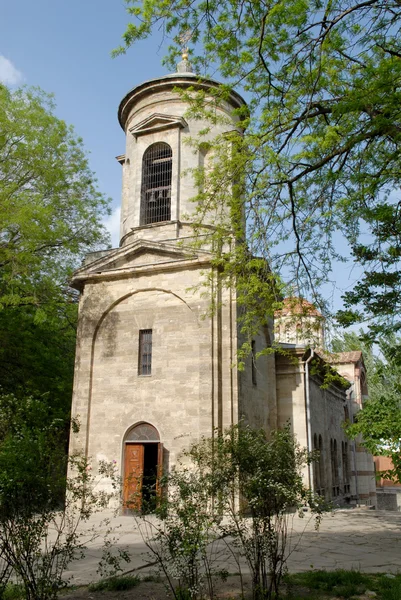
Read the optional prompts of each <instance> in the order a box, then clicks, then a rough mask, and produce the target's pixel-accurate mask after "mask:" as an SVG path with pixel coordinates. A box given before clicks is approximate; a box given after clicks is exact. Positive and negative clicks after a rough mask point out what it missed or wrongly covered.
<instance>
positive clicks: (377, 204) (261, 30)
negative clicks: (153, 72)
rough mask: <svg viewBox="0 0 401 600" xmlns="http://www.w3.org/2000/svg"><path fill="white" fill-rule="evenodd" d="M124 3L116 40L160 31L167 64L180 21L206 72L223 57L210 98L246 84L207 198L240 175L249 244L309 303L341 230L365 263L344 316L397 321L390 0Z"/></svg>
mask: <svg viewBox="0 0 401 600" xmlns="http://www.w3.org/2000/svg"><path fill="white" fill-rule="evenodd" d="M127 4H128V7H127V10H128V13H129V14H130V16H131V18H132V21H133V22H131V23H129V25H128V26H127V29H126V31H125V33H124V36H123V40H124V45H123V46H122V47H121V48H119V49H118V50H117V51H116V53H118V52H124V51H125V50H126V49H127V48H128V47H130V46H131V45H132V44H134V43H135V42H136V41H138V40H141V39H143V38H146V37H148V36H149V35H150V34H151V33H153V32H155V31H158V32H160V33H161V34H162V35H163V36H165V37H166V38H167V39H169V40H172V41H173V44H172V45H171V46H170V48H169V54H168V57H167V58H166V63H167V64H168V65H169V66H172V65H173V63H174V62H175V59H176V57H177V55H178V53H179V49H178V48H179V45H180V38H181V39H182V34H185V33H186V34H187V33H188V30H189V31H190V32H191V36H192V38H191V46H192V47H191V49H190V54H191V62H192V64H193V65H194V67H195V69H196V70H197V71H198V72H199V73H202V74H204V75H207V74H208V73H212V74H213V73H215V72H216V71H217V70H218V71H219V72H220V76H221V77H222V78H223V80H224V82H225V85H224V86H222V87H221V89H220V91H218V92H216V98H215V101H220V100H221V99H222V98H224V96H225V94H226V93H227V92H228V90H229V89H230V88H231V87H236V89H237V90H238V91H241V89H242V90H243V91H244V93H245V94H246V98H247V99H248V105H249V114H246V112H244V111H243V112H242V113H241V114H239V116H240V118H242V120H243V125H244V127H246V131H245V134H244V136H243V137H242V138H240V137H239V136H238V138H237V141H236V144H237V149H238V150H239V152H238V153H237V157H236V158H235V159H233V160H232V161H231V165H230V170H229V171H227V170H225V171H224V170H223V169H222V168H221V167H222V166H226V167H227V166H228V165H227V164H226V165H222V164H217V165H216V169H215V173H214V175H213V178H214V183H215V185H214V186H212V189H210V188H209V191H208V193H207V194H206V196H207V198H206V201H207V202H210V199H211V197H212V196H213V194H214V193H215V195H216V198H219V197H220V198H222V196H223V195H224V193H223V191H222V190H223V189H227V186H226V185H224V183H225V182H224V181H223V179H224V178H227V173H228V174H229V176H230V177H231V178H232V179H234V180H235V179H236V180H237V181H240V182H242V189H241V194H240V197H241V198H242V200H241V203H242V205H243V207H244V212H245V213H246V215H247V217H248V221H247V234H248V235H247V241H246V244H247V248H248V249H249V251H250V252H251V253H252V254H253V255H258V256H262V257H264V258H266V259H267V260H268V262H269V264H270V267H271V269H272V272H273V273H275V274H276V275H277V274H279V273H281V275H282V276H283V277H284V278H285V280H286V283H287V285H288V286H289V287H290V289H291V290H292V291H293V290H294V288H295V290H296V292H297V295H304V296H308V295H309V296H310V295H311V294H313V296H314V298H313V299H314V301H315V302H319V297H318V287H319V284H320V283H322V282H324V281H326V280H327V279H329V278H330V269H331V265H332V260H333V259H336V260H338V259H340V260H341V259H344V255H343V253H342V247H346V245H347V244H346V243H345V241H346V242H347V243H348V247H349V248H350V251H351V254H352V257H353V260H354V261H357V262H358V263H359V264H360V265H361V266H362V268H363V275H362V277H361V281H360V284H359V285H357V286H356V287H355V288H354V289H353V290H352V291H350V292H349V293H346V294H345V305H346V309H345V310H344V311H342V312H341V313H340V315H339V318H340V319H341V321H342V323H343V324H347V325H348V324H350V323H352V322H355V321H360V320H370V321H371V323H370V324H371V328H372V333H373V335H375V334H376V333H377V332H378V331H380V329H381V328H387V329H392V328H395V329H398V328H399V327H400V326H401V322H400V321H399V317H398V315H399V314H400V310H399V309H400V304H401V276H400V270H399V261H400V254H401V243H400V242H401V239H400V233H401V228H400V222H401V221H400V218H399V211H400V207H401V203H400V199H399V193H398V188H399V181H400V174H401V162H400V156H401V154H400V141H401V121H400V117H401V109H400V106H401V103H400V100H401V44H400V39H401V36H400V25H401V4H400V2H399V0H387V1H385V2H384V1H383V0H366V1H365V0H363V1H362V0H360V1H359V0H273V1H272V2H268V3H266V2H262V1H260V0H257V1H256V2H248V1H247V0H238V1H237V2H227V1H225V0H222V1H221V2H215V1H213V0H212V1H210V0H195V1H194V2H187V1H186V0H170V2H168V3H166V2H163V1H162V0H145V1H144V2H139V0H127ZM187 37H188V36H187ZM190 96H191V94H188V97H190ZM203 99H204V98H203ZM200 100H202V95H201V94H198V95H196V94H192V105H191V107H190V110H191V111H192V114H193V115H195V114H196V113H197V112H198V114H199V111H203V113H205V112H207V113H208V114H209V115H210V116H211V117H212V115H213V111H212V110H210V101H209V103H208V104H207V106H203V107H202V103H201V102H200ZM219 144H220V145H221V140H216V144H215V147H216V148H217V147H218V145H219ZM239 155H242V156H243V157H245V158H243V159H241V160H239V159H238V156H239ZM217 162H218V161H217ZM219 182H220V183H219ZM198 200H199V201H200V202H201V201H202V194H200V196H199V198H198ZM203 200H205V199H204V198H203ZM200 212H201V213H202V212H203V209H201V211H200ZM344 238H345V240H344ZM345 254H346V253H345ZM243 255H245V253H243ZM226 258H227V257H226ZM241 258H243V256H241V255H240V254H238V253H236V254H235V255H234V256H230V257H228V260H226V263H227V264H228V263H230V262H231V261H232V260H233V261H234V262H235V263H236V266H237V268H238V270H239V271H243V269H244V267H241V266H238V265H240V261H241ZM290 295H293V294H290ZM320 304H321V302H320ZM265 308H266V307H265Z"/></svg>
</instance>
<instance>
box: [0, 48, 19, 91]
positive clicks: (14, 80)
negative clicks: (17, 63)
mask: <svg viewBox="0 0 401 600" xmlns="http://www.w3.org/2000/svg"><path fill="white" fill-rule="evenodd" d="M23 79H24V76H23V75H22V73H21V72H20V71H18V69H16V68H15V67H14V65H13V63H12V62H11V60H8V58H6V57H5V56H2V55H1V54H0V82H1V83H5V84H6V85H18V84H19V83H21V82H22V81H23Z"/></svg>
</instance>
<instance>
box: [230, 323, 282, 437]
mask: <svg viewBox="0 0 401 600" xmlns="http://www.w3.org/2000/svg"><path fill="white" fill-rule="evenodd" d="M238 339H239V341H240V342H242V341H243V340H242V337H241V335H240V334H239V335H238ZM270 345H271V330H270V331H269V329H268V328H267V327H266V328H265V329H264V330H263V331H260V332H259V334H258V335H257V336H255V337H254V340H253V353H251V354H249V355H248V357H247V359H246V361H245V367H244V369H243V370H242V371H239V373H238V386H239V387H238V402H239V416H240V419H242V420H243V422H244V423H246V424H248V425H250V426H251V427H253V428H255V429H264V430H265V431H266V432H267V433H269V432H270V431H271V430H272V429H276V428H277V399H276V365H275V357H274V354H265V355H261V356H259V357H257V354H258V352H261V351H263V350H264V349H266V348H269V347H270Z"/></svg>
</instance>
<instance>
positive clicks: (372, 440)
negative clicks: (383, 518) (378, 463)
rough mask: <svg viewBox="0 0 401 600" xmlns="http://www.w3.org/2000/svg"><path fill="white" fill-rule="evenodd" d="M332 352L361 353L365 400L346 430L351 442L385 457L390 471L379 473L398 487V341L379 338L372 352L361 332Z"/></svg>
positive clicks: (341, 340)
mask: <svg viewBox="0 0 401 600" xmlns="http://www.w3.org/2000/svg"><path fill="white" fill-rule="evenodd" d="M332 349H333V351H334V352H347V351H350V350H362V351H363V356H364V360H365V365H366V373H367V383H368V393H369V398H368V400H367V401H366V402H365V403H364V406H363V408H362V410H361V411H360V412H359V413H358V415H357V420H356V422H355V423H350V424H349V426H348V427H347V429H346V431H347V434H348V435H349V436H350V437H351V438H355V437H357V436H358V435H361V436H362V441H361V443H362V445H363V446H365V448H367V450H368V451H369V452H371V453H372V454H373V455H375V456H388V457H390V458H391V459H392V463H393V467H392V468H391V469H388V470H387V471H384V472H382V473H381V476H382V477H384V478H385V479H391V480H393V481H396V482H399V483H401V455H400V443H401V404H400V395H401V339H400V338H399V337H398V338H397V337H396V336H395V335H386V336H382V337H381V338H380V340H379V343H378V346H377V348H376V349H375V351H373V348H372V344H371V342H370V341H369V340H366V336H365V337H364V335H363V331H360V332H359V336H358V335H357V334H356V333H346V334H344V336H343V338H337V339H335V340H333V348H332Z"/></svg>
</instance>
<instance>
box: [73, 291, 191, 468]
mask: <svg viewBox="0 0 401 600" xmlns="http://www.w3.org/2000/svg"><path fill="white" fill-rule="evenodd" d="M152 292H156V293H163V294H167V295H168V296H170V297H171V298H175V299H176V300H178V301H179V303H180V305H182V306H183V307H185V308H186V309H187V310H188V311H189V314H190V315H191V319H193V322H194V326H195V328H196V329H198V328H199V327H200V323H199V320H198V318H197V316H196V314H195V313H194V311H193V309H192V308H191V306H190V305H189V304H188V303H187V302H186V301H185V300H184V299H183V298H181V296H179V295H178V294H175V293H174V292H172V291H171V290H166V289H163V288H157V287H152V288H141V289H139V290H135V291H132V292H129V293H127V294H124V295H123V296H121V297H120V298H118V299H117V300H115V301H114V302H112V303H111V304H110V306H109V307H108V308H107V309H106V310H105V311H104V312H103V314H102V315H101V317H100V318H99V320H98V323H97V325H96V327H95V330H94V333H93V338H92V345H91V358H90V377H89V390H88V402H87V413H86V424H85V429H86V442H85V456H86V457H88V455H89V445H90V439H91V434H92V432H91V418H92V399H93V385H94V368H95V353H96V345H97V341H98V339H99V333H100V332H101V331H102V326H103V325H104V323H105V321H106V319H107V318H108V317H110V316H113V314H114V312H113V311H115V310H116V309H117V308H118V307H119V305H121V304H122V303H123V302H124V301H125V300H128V299H130V298H132V297H134V296H137V295H139V294H144V293H146V294H148V293H152ZM111 333H112V334H113V332H111ZM113 337H114V335H110V339H111V342H113Z"/></svg>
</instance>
